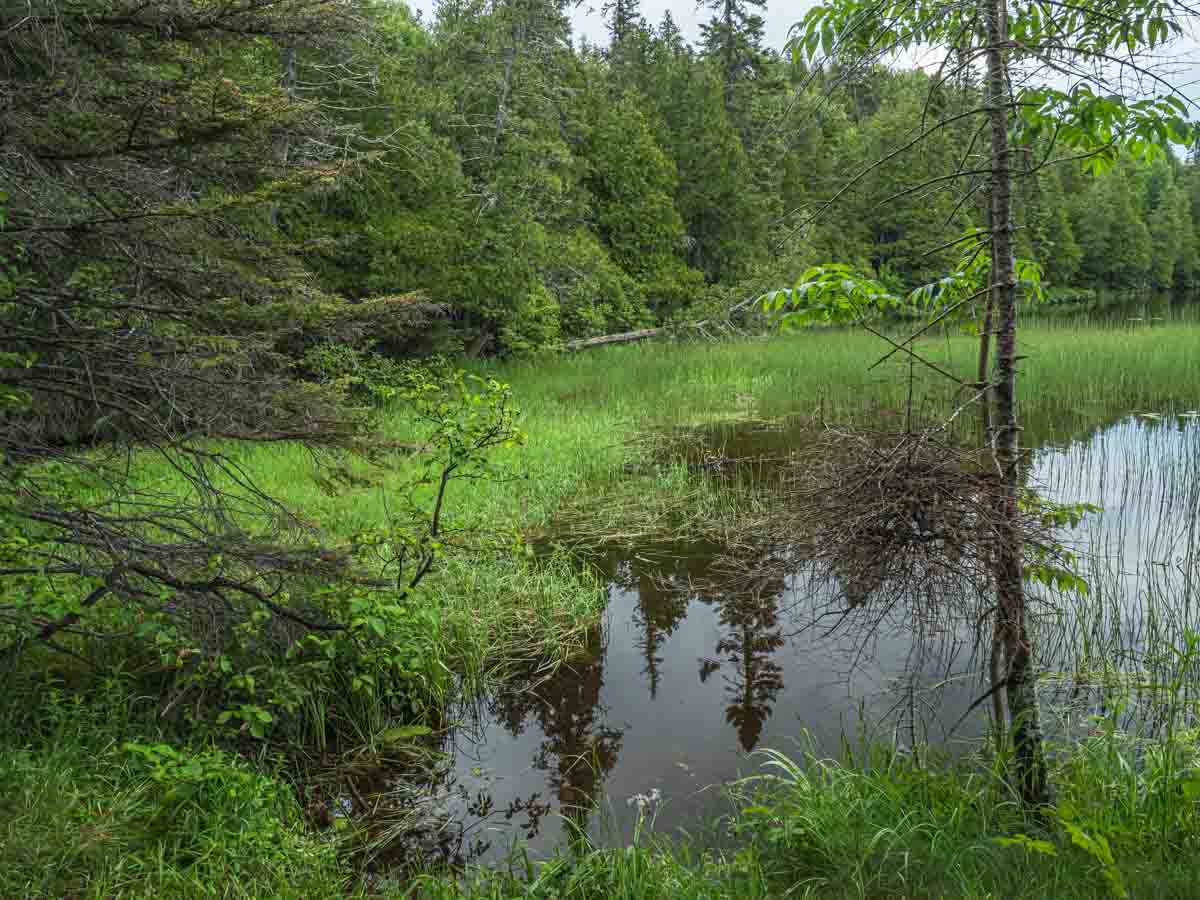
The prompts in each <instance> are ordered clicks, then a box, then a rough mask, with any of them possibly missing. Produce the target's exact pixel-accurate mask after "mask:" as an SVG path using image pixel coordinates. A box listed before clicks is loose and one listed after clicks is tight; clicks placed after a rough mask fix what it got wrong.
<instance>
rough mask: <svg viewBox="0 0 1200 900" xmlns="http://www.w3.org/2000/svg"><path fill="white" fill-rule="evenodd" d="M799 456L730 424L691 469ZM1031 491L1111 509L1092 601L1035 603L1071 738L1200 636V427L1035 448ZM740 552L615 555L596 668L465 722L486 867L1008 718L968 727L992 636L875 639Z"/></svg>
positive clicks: (679, 547)
mask: <svg viewBox="0 0 1200 900" xmlns="http://www.w3.org/2000/svg"><path fill="white" fill-rule="evenodd" d="M789 440H790V436H789V434H788V430H787V428H786V427H785V426H776V427H764V426H763V425H762V424H759V425H756V426H749V425H748V426H727V427H724V428H722V429H721V430H719V431H713V432H709V433H708V437H707V440H705V441H699V442H696V441H693V442H692V444H691V445H690V447H689V449H687V450H686V453H687V454H688V455H689V458H691V459H692V460H693V462H694V463H695V464H697V465H702V466H703V465H708V466H709V467H710V468H711V469H712V470H713V471H719V472H722V473H726V472H727V471H728V468H729V467H731V466H739V465H747V464H748V465H751V466H754V467H756V468H755V471H756V472H757V473H758V477H762V472H763V471H764V470H765V469H769V464H770V463H769V461H770V460H778V459H779V458H780V456H781V455H784V454H786V451H787V446H788V442H789ZM764 460H766V461H767V462H764ZM722 462H724V463H725V465H724V466H722V465H720V463H722ZM1030 479H1031V481H1032V482H1033V483H1035V484H1037V485H1039V486H1040V488H1041V490H1042V491H1043V493H1044V494H1045V495H1046V496H1048V497H1050V498H1051V499H1055V500H1061V501H1073V502H1089V503H1094V504H1097V505H1100V506H1102V507H1103V512H1102V513H1098V514H1091V515H1089V516H1088V517H1087V518H1086V519H1085V520H1084V522H1083V523H1082V524H1081V526H1080V527H1079V528H1078V529H1076V530H1075V531H1074V532H1072V533H1070V534H1069V536H1068V538H1067V539H1068V541H1069V543H1070V544H1071V546H1072V547H1073V548H1074V549H1075V550H1076V551H1077V552H1078V553H1079V566H1080V568H1081V569H1082V570H1083V572H1084V574H1085V575H1086V577H1087V579H1088V581H1089V584H1090V585H1091V591H1090V592H1089V593H1088V595H1087V596H1079V595H1057V594H1054V592H1051V591H1047V590H1045V589H1037V591H1038V596H1037V598H1036V599H1037V600H1038V601H1039V602H1038V603H1037V604H1035V605H1036V608H1037V610H1038V617H1037V621H1036V623H1035V631H1036V634H1037V641H1038V648H1039V660H1040V662H1041V664H1042V666H1043V669H1044V672H1045V678H1044V683H1043V692H1044V694H1045V696H1046V698H1047V701H1048V702H1047V709H1048V718H1049V719H1050V720H1051V721H1050V723H1049V724H1050V727H1051V730H1052V731H1053V730H1055V729H1062V728H1066V729H1071V730H1074V729H1075V727H1077V726H1078V724H1079V716H1080V714H1081V713H1083V714H1086V713H1087V712H1089V711H1091V712H1096V711H1103V710H1104V709H1105V697H1106V696H1107V693H1106V691H1105V690H1104V687H1105V685H1107V684H1110V682H1111V679H1109V681H1105V680H1104V679H1097V678H1095V677H1094V675H1095V673H1096V672H1098V671H1106V672H1109V673H1111V672H1113V671H1119V670H1122V669H1125V670H1130V669H1139V670H1144V669H1145V668H1146V666H1147V665H1148V663H1149V662H1151V661H1149V660H1148V659H1147V656H1146V654H1147V653H1148V652H1149V651H1151V650H1152V649H1153V648H1155V647H1161V646H1163V641H1167V642H1172V641H1178V640H1181V638H1182V634H1183V631H1184V630H1185V629H1187V628H1189V627H1191V628H1195V627H1198V626H1200V621H1198V620H1200V615H1198V614H1197V610H1196V609H1194V607H1195V606H1196V603H1195V600H1196V599H1197V598H1196V592H1197V590H1198V589H1200V549H1198V547H1200V544H1198V534H1197V529H1198V527H1200V526H1198V524H1197V522H1198V519H1200V417H1198V416H1197V414H1196V413H1189V414H1185V415H1182V416H1177V415H1171V416H1132V417H1128V418H1125V419H1122V420H1119V421H1116V422H1113V423H1110V424H1107V425H1103V426H1096V427H1095V428H1094V429H1093V430H1092V431H1091V432H1090V433H1086V434H1083V435H1082V436H1079V437H1077V438H1076V439H1074V440H1070V441H1067V442H1064V443H1063V444H1061V445H1057V446H1056V445H1049V444H1048V445H1046V446H1043V447H1041V448H1040V449H1037V450H1035V451H1034V452H1033V454H1032V465H1031V467H1030ZM727 557H728V551H727V548H722V547H720V546H716V545H712V544H706V543H702V542H695V541H689V540H686V539H680V540H678V541H674V542H670V541H659V542H656V543H654V544H650V545H643V546H637V547H634V548H630V549H626V550H622V551H619V552H610V553H608V554H606V555H605V556H604V557H603V558H602V559H600V560H598V561H597V563H596V564H597V565H599V566H600V567H601V569H602V571H603V572H604V574H605V576H606V578H607V582H608V588H607V591H608V603H607V608H606V611H605V614H604V616H603V621H602V622H601V624H600V625H599V626H598V627H597V628H596V629H595V630H594V631H593V633H592V634H591V637H590V642H589V646H588V648H587V651H586V652H585V653H583V654H580V655H579V656H577V657H576V658H575V659H574V660H572V662H571V663H570V664H569V665H567V666H565V667H562V668H561V669H559V670H558V671H557V672H556V673H555V674H553V676H551V677H549V678H538V677H536V676H534V675H532V674H531V675H530V676H529V677H528V678H526V679H516V680H514V681H513V682H512V683H510V684H507V685H503V686H501V687H500V688H499V689H498V690H497V692H496V693H495V694H494V695H493V696H491V697H489V698H487V699H486V700H485V701H483V702H482V703H480V704H478V705H477V707H476V708H474V709H472V710H467V711H463V712H462V715H461V722H462V724H460V725H459V726H458V727H457V728H456V729H455V730H454V731H453V732H452V733H451V735H450V736H449V739H448V746H447V748H446V749H447V750H448V751H449V753H450V754H451V757H452V765H453V771H452V776H451V780H452V782H453V783H454V785H455V790H456V794H457V796H458V797H459V799H458V800H457V801H453V802H452V803H451V808H452V812H454V813H455V814H456V815H457V816H458V817H459V819H460V821H461V822H462V823H463V826H464V828H465V829H466V833H467V835H468V839H469V840H470V841H473V842H475V843H476V844H477V849H480V850H482V851H483V855H484V857H485V858H487V857H491V858H498V857H499V856H501V855H503V853H504V852H505V851H507V850H508V849H509V847H510V846H511V845H512V844H513V843H514V842H517V841H524V842H527V845H528V847H529V848H530V850H531V852H532V853H533V854H534V855H537V854H539V853H545V852H547V851H549V850H550V849H552V848H554V847H556V846H559V845H561V844H562V843H563V841H564V840H565V839H567V838H569V837H570V836H571V835H572V834H576V833H578V832H586V833H587V834H588V835H589V836H590V837H591V838H592V839H593V840H595V841H598V842H602V843H603V842H620V841H624V840H628V839H629V837H630V836H631V833H632V830H633V828H634V825H635V823H636V821H637V805H636V802H635V801H633V799H632V798H636V797H638V796H643V797H653V798H655V800H656V803H655V804H654V806H655V810H656V816H655V820H654V826H655V828H656V830H657V831H659V832H663V833H666V834H670V833H672V832H674V831H676V830H677V829H680V828H689V829H695V828H697V827H699V825H700V823H702V822H704V821H709V820H711V819H712V818H713V817H714V816H717V815H720V814H723V813H726V812H728V811H729V805H728V800H727V799H726V797H725V795H724V794H723V792H722V791H721V790H720V789H719V787H717V786H719V785H722V784H726V783H728V782H730V781H733V780H735V779H738V778H740V777H742V776H745V775H748V774H751V773H753V772H755V771H756V770H758V769H759V766H760V764H761V759H760V757H758V756H756V755H753V751H755V750H758V749H762V748H767V747H770V748H776V749H779V750H782V751H784V752H791V753H799V752H801V751H803V750H806V749H807V750H812V751H813V752H816V753H818V754H821V755H831V756H839V755H841V754H842V753H843V752H844V751H845V750H846V749H851V750H853V751H854V752H856V753H862V752H863V751H864V750H865V748H867V747H868V746H869V745H870V744H871V743H873V742H883V743H886V744H889V745H893V746H896V747H898V748H899V749H900V750H901V752H908V751H909V749H910V748H913V747H918V748H919V747H925V746H930V747H935V748H938V749H939V750H940V751H941V752H944V753H947V754H951V755H953V754H958V753H961V752H964V751H966V750H969V749H971V748H973V747H978V746H979V744H980V741H981V740H982V739H983V738H984V737H985V736H986V733H987V727H988V722H987V712H986V711H987V704H985V703H981V704H979V705H978V706H977V707H976V708H975V709H974V711H972V712H971V713H970V714H969V715H964V714H965V713H966V712H967V711H968V710H969V708H970V707H971V706H972V703H973V702H974V701H976V700H977V699H979V698H980V696H981V694H983V693H984V692H985V690H986V688H985V687H984V685H985V681H986V662H987V660H986V652H983V653H980V652H979V647H978V644H979V637H978V636H977V634H976V633H975V628H974V627H973V625H972V624H971V623H968V622H957V623H955V622H940V623H935V624H934V625H933V626H931V627H925V628H922V629H920V631H921V633H920V634H917V633H916V632H915V630H914V628H913V627H912V622H911V621H910V620H909V618H908V616H907V615H906V614H905V613H904V612H903V611H902V610H897V611H896V612H895V613H893V614H890V615H886V616H882V617H880V618H879V619H878V621H873V622H872V627H871V628H870V629H869V631H868V630H865V629H863V628H858V627H854V625H853V624H852V623H847V622H844V621H843V617H839V616H838V615H836V613H837V612H838V610H839V609H840V608H841V605H844V601H841V600H839V599H838V596H837V591H835V590H833V588H832V586H831V585H830V584H829V583H828V582H827V580H822V579H820V578H817V577H814V575H813V573H811V572H808V571H806V569H805V566H804V565H803V564H802V563H796V564H793V565H792V566H791V567H790V568H787V567H784V568H781V567H780V566H779V565H777V564H772V563H775V562H778V561H777V560H776V561H772V560H766V559H763V560H755V559H750V560H746V559H742V560H740V561H739V562H741V563H742V565H739V566H738V567H737V573H738V574H737V577H736V578H733V577H731V575H730V572H729V571H728V570H727V568H726V567H725V566H724V565H723V562H722V560H724V559H726V558H727ZM835 625H836V626H837V627H835ZM1056 716H1057V718H1056ZM859 758H860V760H861V759H863V758H864V757H862V756H860V757H859ZM866 759H867V763H868V764H869V757H867V758H866ZM485 846H486V847H487V849H486V850H484V849H483V848H484V847H485Z"/></svg>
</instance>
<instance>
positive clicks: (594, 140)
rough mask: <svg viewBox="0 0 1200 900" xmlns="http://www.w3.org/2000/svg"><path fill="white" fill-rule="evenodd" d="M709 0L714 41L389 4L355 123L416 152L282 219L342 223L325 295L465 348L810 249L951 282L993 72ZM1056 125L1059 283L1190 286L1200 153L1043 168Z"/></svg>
mask: <svg viewBox="0 0 1200 900" xmlns="http://www.w3.org/2000/svg"><path fill="white" fill-rule="evenodd" d="M711 5H712V7H713V12H714V15H713V18H712V20H711V21H710V22H709V24H708V25H706V26H705V28H704V33H703V40H702V42H701V44H700V45H699V46H696V47H693V46H690V45H688V44H687V43H686V42H684V41H683V40H682V39H681V37H680V34H679V30H678V28H677V27H676V26H675V24H674V22H673V21H672V20H671V18H670V16H669V15H668V16H667V17H665V18H664V20H663V21H662V22H661V23H659V24H658V25H651V24H649V23H647V22H646V21H645V20H644V19H643V18H642V17H641V15H640V13H639V11H638V5H637V4H636V3H634V2H627V0H618V2H614V3H612V4H609V5H608V6H607V7H606V10H607V16H608V21H609V26H610V27H609V31H610V34H611V36H612V37H611V42H610V43H609V45H608V46H607V47H595V46H591V45H588V44H587V43H586V42H576V43H573V41H572V35H571V33H570V30H569V27H568V23H567V20H566V18H565V15H564V7H562V6H561V5H559V4H556V3H554V2H547V0H516V2H510V3H502V2H493V3H487V2H478V0H475V2H470V0H454V2H447V3H442V4H440V5H439V6H438V9H437V13H436V15H435V17H434V18H433V20H432V21H430V22H423V21H421V20H420V19H416V18H414V17H412V16H410V15H408V14H407V13H405V12H404V11H403V10H397V9H395V8H392V9H390V10H389V11H388V12H387V13H386V14H384V13H377V14H376V20H375V27H376V28H377V29H378V33H379V38H378V40H379V41H380V42H381V43H380V46H381V47H386V50H387V52H386V56H383V57H381V58H379V60H378V61H377V63H376V65H377V69H376V71H377V73H378V75H377V77H378V79H379V84H380V91H381V96H382V98H383V100H384V102H382V103H379V104H376V105H372V106H371V108H370V111H369V112H364V113H363V114H362V116H361V118H360V119H358V120H357V121H359V124H360V125H362V126H363V127H365V128H366V129H367V131H368V132H369V133H370V134H372V135H374V136H375V137H376V138H378V139H382V138H383V137H385V136H396V137H398V138H399V141H398V143H399V145H400V146H398V147H396V148H395V149H393V150H390V151H389V152H388V153H387V154H385V156H386V159H385V160H384V161H383V162H382V164H381V165H380V166H379V167H377V168H376V169H375V170H374V171H373V172H372V173H371V174H369V175H364V176H363V177H362V178H361V179H357V180H353V181H348V182H346V183H345V184H344V185H343V186H342V187H341V188H340V189H337V190H333V191H329V192H325V193H323V194H321V195H320V196H319V197H318V198H316V199H315V200H314V201H313V202H310V203H307V204H304V205H303V207H302V209H297V210H295V211H294V212H293V213H291V214H289V216H288V217H287V218H286V219H284V225H283V228H284V231H285V233H287V234H290V235H292V236H296V237H304V238H305V239H318V238H325V237H329V236H332V235H336V236H337V238H338V239H337V240H336V241H333V242H327V243H325V244H323V245H322V246H321V247H318V248H315V252H314V254H313V255H312V256H311V257H310V260H309V261H310V264H312V265H313V266H314V267H315V269H316V271H317V273H318V275H319V278H320V281H321V283H322V284H323V285H324V286H325V287H326V288H328V289H331V290H337V291H342V292H344V293H347V294H349V295H350V296H353V297H373V296H376V295H379V294H389V293H406V292H410V291H418V290H419V291H423V292H425V293H426V294H427V295H428V297H429V298H430V299H432V300H433V301H435V302H436V303H438V304H440V305H441V307H442V308H443V309H444V311H445V312H446V314H447V315H446V317H445V319H444V320H443V321H442V328H441V329H440V332H439V333H438V334H437V335H432V334H430V333H429V332H428V331H426V332H424V333H423V334H422V336H421V341H420V342H417V343H416V344H415V346H421V345H423V346H424V347H426V348H428V347H430V346H437V347H439V348H440V349H461V348H465V349H466V350H467V351H468V352H471V353H508V352H522V351H528V350H530V349H533V348H537V347H542V346H546V345H553V344H556V343H558V342H560V341H562V340H566V339H571V338H578V337H584V336H588V335H594V334H602V333H606V332H614V331H622V330H629V329H632V328H636V327H643V326H645V325H648V324H656V323H664V322H669V321H671V320H678V319H689V318H701V317H702V315H701V314H700V311H701V310H707V309H709V308H722V307H724V308H727V307H729V306H732V305H733V304H734V303H736V302H737V301H739V300H742V299H745V298H747V297H749V296H751V295H753V294H755V293H756V292H758V291H760V290H761V289H764V288H766V287H768V286H774V285H777V284H779V283H780V281H781V280H782V281H784V282H785V283H790V280H791V279H793V278H794V277H795V276H796V275H797V274H798V273H799V272H801V271H803V270H804V269H805V268H807V267H808V266H809V265H812V264H814V263H816V262H829V261H836V262H844V263H848V264H852V265H854V266H856V268H858V269H859V270H860V271H861V270H864V269H865V270H868V271H869V272H871V273H872V274H873V275H874V276H875V277H877V278H878V279H880V280H881V281H882V282H883V283H884V284H886V285H887V286H888V287H889V288H890V289H893V290H900V289H911V288H913V287H916V286H917V285H919V284H922V283H925V282H927V281H929V280H931V279H934V278H937V277H940V275H941V274H942V273H944V272H945V271H946V270H947V269H948V268H950V267H951V265H952V264H953V263H954V261H955V260H956V259H957V257H956V256H955V255H954V250H953V248H951V249H950V250H941V251H939V250H937V248H938V247H939V246H941V245H943V244H944V243H945V240H946V235H947V234H948V233H950V234H953V233H955V232H956V230H957V231H958V232H961V231H962V230H963V229H966V228H969V227H977V226H981V225H982V224H983V221H984V218H985V215H986V210H985V208H984V203H983V199H982V194H983V192H982V189H981V183H982V181H983V179H982V177H981V176H980V175H979V173H978V172H975V171H974V170H975V169H978V165H977V160H975V157H976V156H977V155H978V152H979V149H980V148H979V145H978V136H977V135H976V134H975V125H974V124H972V123H971V121H969V120H967V119H966V117H964V119H963V121H956V119H955V116H956V114H957V113H958V112H959V111H966V110H971V109H974V108H976V107H978V106H979V104H980V102H981V99H980V98H981V87H980V85H979V83H978V79H977V77H976V76H974V75H972V73H971V72H970V71H969V70H964V71H963V72H961V73H958V74H955V75H954V76H953V77H940V76H939V77H935V76H933V75H930V74H925V73H920V72H904V71H897V70H895V69H892V68H887V67H884V66H877V67H866V68H863V67H862V66H855V67H846V68H845V69H839V68H838V66H837V65H834V66H833V67H826V68H824V69H821V70H819V71H818V70H812V71H810V70H809V69H808V68H807V67H806V66H805V65H804V64H802V63H800V62H796V61H794V60H793V59H792V58H791V57H790V56H781V55H780V54H778V53H776V52H775V51H774V50H771V49H768V48H766V47H765V46H764V45H763V38H762V19H761V17H760V16H759V15H758V14H757V13H756V9H757V5H756V4H754V3H738V2H733V0H730V2H714V3H713V4H711ZM831 91H832V92H831ZM933 123H937V124H936V125H933ZM943 123H944V124H943ZM931 125H933V127H932V128H931V127H930V126H931ZM926 129H929V130H930V131H931V132H932V133H931V134H930V135H928V136H927V137H926V139H924V140H922V141H921V142H920V143H919V145H914V144H912V142H913V139H914V138H915V137H916V136H917V135H918V134H920V133H922V131H924V130H926ZM1059 140H1060V141H1061V138H1060V139H1059ZM1043 143H1044V144H1045V146H1040V145H1037V146H1035V147H1034V148H1033V149H1034V150H1035V151H1036V152H1029V153H1026V154H1025V155H1024V156H1023V157H1022V158H1021V160H1020V161H1019V165H1018V170H1019V171H1018V173H1017V182H1018V186H1017V191H1016V198H1015V203H1016V216H1017V219H1018V222H1019V231H1018V233H1017V237H1016V240H1017V243H1018V251H1019V255H1021V256H1022V257H1026V258H1030V259H1036V260H1038V261H1039V262H1041V263H1042V264H1043V266H1044V267H1045V280H1046V283H1047V288H1048V295H1049V297H1050V300H1051V301H1052V302H1054V301H1059V302H1078V301H1080V300H1086V301H1089V302H1097V301H1104V300H1105V299H1106V298H1113V297H1117V296H1128V295H1130V294H1131V293H1134V292H1144V291H1167V290H1176V289H1188V288H1190V287H1191V286H1192V284H1193V281H1194V279H1195V277H1196V267H1197V259H1198V249H1197V247H1198V245H1197V230H1196V226H1197V224H1198V220H1197V209H1200V207H1198V206H1197V200H1200V179H1198V178H1197V177H1196V173H1195V171H1194V169H1193V167H1192V166H1191V165H1190V164H1189V163H1188V162H1185V161H1183V160H1181V159H1175V158H1162V157H1159V158H1157V159H1154V160H1153V161H1148V160H1145V159H1139V160H1133V159H1127V160H1124V161H1122V162H1120V163H1119V164H1118V165H1117V167H1116V168H1115V169H1110V170H1108V171H1105V172H1102V173H1101V172H1097V171H1091V170H1085V169H1084V168H1083V167H1082V166H1081V165H1080V163H1079V162H1078V161H1073V162H1062V163H1061V164H1058V165H1055V164H1049V165H1047V164H1045V163H1046V162H1047V160H1048V159H1049V160H1050V161H1051V162H1052V161H1053V160H1054V159H1058V158H1060V157H1066V156H1069V155H1070V154H1069V153H1068V152H1066V151H1064V150H1061V149H1060V150H1059V151H1057V152H1052V151H1051V147H1050V143H1049V141H1048V140H1047V141H1044V142H1043ZM910 145H911V146H910ZM906 148H907V149H906ZM973 154H974V155H973ZM882 159H888V164H887V165H884V166H879V167H878V168H875V169H873V170H872V171H870V172H869V173H868V174H867V175H866V176H865V177H860V176H862V173H863V172H864V170H866V169H868V168H869V167H871V166H872V164H873V163H876V162H878V161H879V160H882ZM972 160H975V162H974V163H973V162H972ZM954 171H961V172H963V175H962V176H961V177H958V178H946V177H944V176H945V175H946V173H947V172H954ZM834 197H837V202H836V203H835V204H832V205H827V204H828V202H829V201H830V200H832V199H833V198H834Z"/></svg>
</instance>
